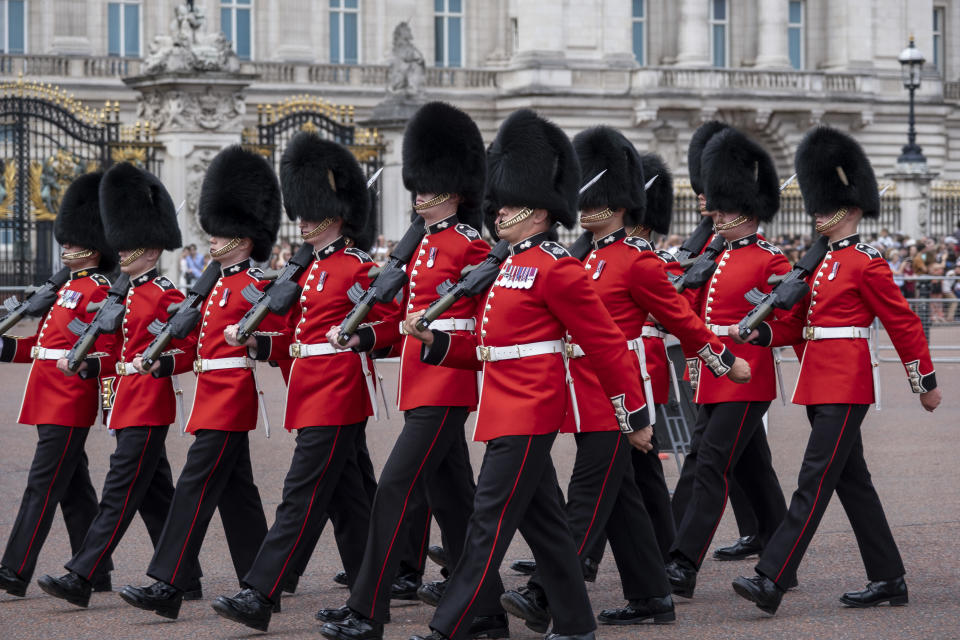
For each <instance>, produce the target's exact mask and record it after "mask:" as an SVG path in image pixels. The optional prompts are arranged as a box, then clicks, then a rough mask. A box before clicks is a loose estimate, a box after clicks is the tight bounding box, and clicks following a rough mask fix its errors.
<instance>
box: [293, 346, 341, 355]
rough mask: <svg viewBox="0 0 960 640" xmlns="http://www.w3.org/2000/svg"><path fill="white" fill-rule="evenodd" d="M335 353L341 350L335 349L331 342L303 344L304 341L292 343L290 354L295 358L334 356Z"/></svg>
mask: <svg viewBox="0 0 960 640" xmlns="http://www.w3.org/2000/svg"><path fill="white" fill-rule="evenodd" d="M335 353H340V351H338V350H337V349H335V348H334V347H333V345H332V344H330V343H329V342H321V343H318V344H303V343H302V342H294V343H293V344H292V345H290V355H291V356H292V357H294V358H309V357H310V356H332V355H333V354H335Z"/></svg>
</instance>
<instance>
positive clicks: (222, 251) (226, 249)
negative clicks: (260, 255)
mask: <svg viewBox="0 0 960 640" xmlns="http://www.w3.org/2000/svg"><path fill="white" fill-rule="evenodd" d="M327 219H328V220H329V218H327ZM241 242H243V239H242V238H239V237H238V238H234V239H233V240H231V241H230V242H228V243H227V244H225V245H223V246H222V247H220V248H219V249H216V250H214V249H213V248H211V249H210V257H211V258H220V257H222V256H224V255H226V254H228V253H230V252H231V251H233V250H234V249H236V248H237V247H239V246H240V243H241Z"/></svg>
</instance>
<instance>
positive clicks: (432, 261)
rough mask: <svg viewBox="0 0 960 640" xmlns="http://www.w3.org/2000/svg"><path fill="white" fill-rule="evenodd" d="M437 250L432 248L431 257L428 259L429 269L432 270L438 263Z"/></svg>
mask: <svg viewBox="0 0 960 640" xmlns="http://www.w3.org/2000/svg"><path fill="white" fill-rule="evenodd" d="M437 252H438V250H437V248H436V247H430V256H429V257H428V258H427V268H428V269H432V268H433V265H434V264H436V262H437Z"/></svg>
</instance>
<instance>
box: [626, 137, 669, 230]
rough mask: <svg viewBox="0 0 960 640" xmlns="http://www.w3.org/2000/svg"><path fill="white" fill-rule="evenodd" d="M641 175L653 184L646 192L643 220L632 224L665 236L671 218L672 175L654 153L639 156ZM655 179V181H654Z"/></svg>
mask: <svg viewBox="0 0 960 640" xmlns="http://www.w3.org/2000/svg"><path fill="white" fill-rule="evenodd" d="M640 163H641V166H642V167H643V175H644V176H645V177H646V179H647V182H649V181H650V180H653V184H651V185H650V188H649V189H648V190H647V210H646V213H645V214H644V216H643V218H642V219H640V220H637V221H636V222H633V223H632V224H642V225H643V226H645V227H648V228H650V229H652V230H653V231H654V232H655V233H659V234H660V235H666V234H667V233H668V232H669V231H670V220H671V219H672V217H673V175H671V174H670V169H668V168H667V165H666V163H664V161H663V158H661V157H660V156H658V155H657V154H655V153H645V154H643V155H641V156H640ZM654 178H656V179H654Z"/></svg>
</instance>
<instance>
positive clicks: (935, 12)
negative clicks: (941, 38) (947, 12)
mask: <svg viewBox="0 0 960 640" xmlns="http://www.w3.org/2000/svg"><path fill="white" fill-rule="evenodd" d="M933 30H934V31H940V10H939V9H934V10H933Z"/></svg>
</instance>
